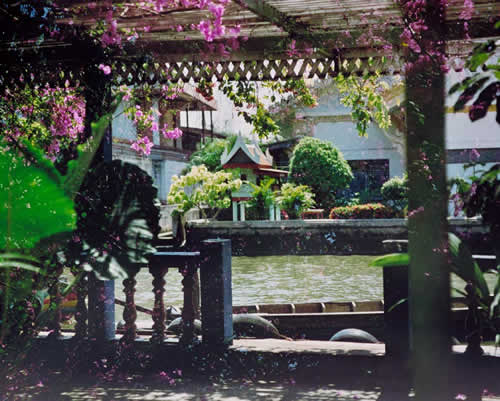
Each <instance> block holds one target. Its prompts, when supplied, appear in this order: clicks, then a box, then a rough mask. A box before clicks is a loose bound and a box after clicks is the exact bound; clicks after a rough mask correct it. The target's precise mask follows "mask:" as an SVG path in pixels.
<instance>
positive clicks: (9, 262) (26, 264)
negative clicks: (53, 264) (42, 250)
mask: <svg viewBox="0 0 500 401" xmlns="http://www.w3.org/2000/svg"><path fill="white" fill-rule="evenodd" d="M39 264H40V262H39V261H38V260H37V259H36V258H33V257H31V256H29V255H21V254H18V253H0V269H14V268H19V269H24V270H29V271H32V272H35V273H40V267H39V266H38V265H39Z"/></svg>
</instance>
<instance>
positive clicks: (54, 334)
mask: <svg viewBox="0 0 500 401" xmlns="http://www.w3.org/2000/svg"><path fill="white" fill-rule="evenodd" d="M56 263H57V262H56ZM62 273H63V266H62V265H61V264H60V263H57V264H56V269H55V271H54V284H53V285H52V286H51V287H50V288H49V295H50V306H49V310H50V311H51V312H50V313H51V315H52V317H53V318H52V319H50V321H49V324H48V329H49V331H50V334H49V337H50V338H59V337H60V336H61V317H62V313H61V302H62V297H61V291H60V289H59V277H61V274H62Z"/></svg>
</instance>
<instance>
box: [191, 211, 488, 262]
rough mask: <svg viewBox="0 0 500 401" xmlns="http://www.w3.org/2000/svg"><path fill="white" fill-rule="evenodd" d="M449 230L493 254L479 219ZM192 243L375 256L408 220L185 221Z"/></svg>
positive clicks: (402, 233) (242, 250) (245, 252)
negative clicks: (225, 242) (219, 242)
mask: <svg viewBox="0 0 500 401" xmlns="http://www.w3.org/2000/svg"><path fill="white" fill-rule="evenodd" d="M449 229H450V231H451V232H454V233H455V234H457V235H458V236H460V237H461V238H462V239H464V240H465V241H466V242H467V244H468V245H469V247H470V248H471V249H472V250H473V252H474V253H491V247H490V244H489V236H488V229H487V228H486V227H485V226H483V224H482V221H481V219H463V218H450V219H449ZM187 231H188V238H189V242H190V243H197V242H198V241H201V240H204V239H209V238H227V239H231V242H232V254H233V256H267V255H349V254H356V255H378V254H384V253H385V251H384V249H383V246H382V241H384V240H387V239H407V238H408V228H407V220H406V219H359V220H331V219H323V220H282V221H237V222H232V221H207V220H193V221H190V222H188V224H187Z"/></svg>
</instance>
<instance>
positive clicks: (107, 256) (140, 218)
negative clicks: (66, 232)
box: [73, 160, 159, 278]
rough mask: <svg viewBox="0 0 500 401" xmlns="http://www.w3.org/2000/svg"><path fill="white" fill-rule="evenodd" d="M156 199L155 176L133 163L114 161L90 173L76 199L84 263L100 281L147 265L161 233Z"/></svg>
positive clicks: (79, 250) (78, 254) (78, 255)
mask: <svg viewBox="0 0 500 401" xmlns="http://www.w3.org/2000/svg"><path fill="white" fill-rule="evenodd" d="M156 195H157V190H156V188H155V187H154V186H153V181H152V178H151V177H150V176H149V175H148V174H147V173H146V172H145V171H143V170H141V169H140V168H139V167H137V166H135V165H133V164H130V163H125V162H122V161H119V160H114V161H113V162H104V163H101V164H100V165H99V166H98V167H97V168H95V169H94V170H93V171H90V172H89V174H88V175H87V177H86V179H85V182H84V183H83V185H82V187H81V189H80V191H79V193H78V196H77V198H76V199H75V201H76V203H77V211H78V216H79V217H78V229H77V231H76V234H77V235H78V237H79V240H80V242H79V243H78V244H77V245H78V246H77V247H76V248H77V249H76V253H77V256H76V258H79V259H80V263H83V262H86V263H87V265H86V266H87V267H88V268H89V269H91V270H93V271H94V272H95V273H96V274H97V276H98V277H100V278H126V277H127V276H128V272H129V271H131V270H133V269H135V268H136V267H137V265H138V264H146V263H147V262H148V260H147V256H148V255H149V254H151V253H153V252H154V251H155V248H154V247H153V239H154V237H155V235H156V234H157V233H158V232H159V225H158V222H159V209H158V207H157V206H156ZM73 245H75V244H73ZM82 255H83V257H82Z"/></svg>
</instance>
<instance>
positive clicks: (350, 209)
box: [330, 203, 396, 219]
mask: <svg viewBox="0 0 500 401" xmlns="http://www.w3.org/2000/svg"><path fill="white" fill-rule="evenodd" d="M394 217H396V212H395V211H394V210H393V209H391V208H390V207H388V206H385V205H382V204H381V203H367V204H365V205H357V206H340V207H334V208H333V209H332V210H331V211H330V219H390V218H394Z"/></svg>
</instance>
